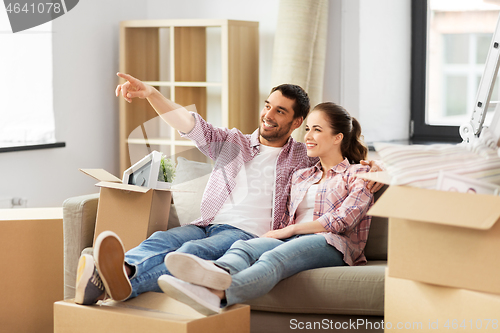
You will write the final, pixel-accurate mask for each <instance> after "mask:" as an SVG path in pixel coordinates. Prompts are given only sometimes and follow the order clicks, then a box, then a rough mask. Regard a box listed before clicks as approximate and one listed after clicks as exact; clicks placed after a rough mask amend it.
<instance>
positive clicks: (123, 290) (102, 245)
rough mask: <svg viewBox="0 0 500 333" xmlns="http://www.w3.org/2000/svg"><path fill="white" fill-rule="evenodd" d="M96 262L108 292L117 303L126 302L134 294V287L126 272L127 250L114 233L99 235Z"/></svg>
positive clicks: (106, 232)
mask: <svg viewBox="0 0 500 333" xmlns="http://www.w3.org/2000/svg"><path fill="white" fill-rule="evenodd" d="M94 260H95V264H96V267H97V271H98V272H99V275H100V277H101V279H102V282H103V283H104V287H105V288H106V292H107V293H108V295H109V296H110V297H111V298H112V299H113V300H115V301H124V300H126V299H127V298H128V297H129V296H130V294H132V285H131V284H130V280H129V279H128V276H127V272H126V271H125V265H124V264H125V261H124V260H125V248H124V247H123V243H122V241H121V240H120V238H119V237H118V235H117V234H115V233H114V232H112V231H104V232H102V233H100V234H99V236H98V237H97V239H96V242H95V246H94Z"/></svg>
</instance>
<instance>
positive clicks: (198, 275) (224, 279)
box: [165, 252, 232, 290]
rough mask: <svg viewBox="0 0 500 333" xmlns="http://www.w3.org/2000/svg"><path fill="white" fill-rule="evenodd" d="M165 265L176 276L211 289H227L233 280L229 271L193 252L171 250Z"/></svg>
mask: <svg viewBox="0 0 500 333" xmlns="http://www.w3.org/2000/svg"><path fill="white" fill-rule="evenodd" d="M165 265H166V266H167V269H168V270H169V272H170V273H171V274H172V275H173V276H175V277H176V278H178V279H181V280H182V281H186V282H189V283H193V284H197V285H199V286H203V287H207V288H210V289H215V290H226V289H227V288H229V286H230V285H231V282H232V279H231V275H230V274H229V273H228V272H226V271H225V270H223V269H222V268H220V267H217V266H216V265H214V263H213V262H211V261H209V260H204V259H201V258H199V257H197V256H195V255H192V254H188V253H179V252H170V253H169V254H167V256H166V257H165Z"/></svg>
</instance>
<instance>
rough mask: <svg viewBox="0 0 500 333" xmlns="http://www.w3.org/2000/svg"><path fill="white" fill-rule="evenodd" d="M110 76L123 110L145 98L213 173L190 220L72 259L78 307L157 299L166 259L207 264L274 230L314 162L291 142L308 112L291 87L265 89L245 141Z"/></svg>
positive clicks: (149, 90) (103, 241)
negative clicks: (129, 245) (294, 182)
mask: <svg viewBox="0 0 500 333" xmlns="http://www.w3.org/2000/svg"><path fill="white" fill-rule="evenodd" d="M118 76H119V77H121V78H123V79H125V80H127V82H125V83H124V84H122V85H118V87H117V88H116V95H117V96H119V94H120V93H121V94H122V96H123V98H124V99H125V100H127V101H128V102H129V103H130V102H132V100H133V98H141V99H144V98H146V99H147V100H148V102H149V103H150V104H151V105H152V106H153V108H154V109H155V110H156V112H157V113H158V114H159V115H160V116H161V117H162V118H163V119H164V120H165V121H166V122H167V123H168V124H169V125H170V126H172V127H173V128H175V129H176V130H178V131H179V132H180V133H181V135H182V136H184V137H187V138H189V139H191V140H193V141H194V142H195V143H196V145H197V147H198V149H200V151H201V152H203V153H204V154H205V155H207V156H208V157H210V158H211V159H213V160H214V162H215V166H214V171H213V172H212V174H211V176H210V179H209V181H208V183H207V187H206V189H205V193H204V195H203V199H202V203H201V207H200V211H201V217H200V218H199V219H198V220H196V221H194V222H192V223H191V224H189V225H185V226H182V227H179V228H174V229H171V230H168V231H161V232H156V233H154V234H153V235H151V237H149V238H148V239H147V240H145V241H144V242H143V243H141V244H140V245H139V246H138V247H136V248H134V249H132V250H130V251H128V252H127V253H126V254H125V253H124V250H123V245H122V244H121V241H120V240H119V238H118V237H117V236H116V235H115V234H114V233H112V232H104V233H102V234H101V235H99V236H98V238H97V239H96V244H95V248H94V258H92V256H89V255H83V256H82V257H81V258H80V262H79V267H78V276H77V286H76V296H75V301H76V302H77V303H80V304H93V303H95V302H96V301H97V300H98V299H101V298H103V297H104V292H105V291H106V292H107V293H108V294H109V296H110V297H111V298H112V299H114V300H118V301H120V300H125V299H127V298H130V297H135V296H137V295H139V294H141V293H143V292H147V291H158V292H160V291H161V289H160V288H159V286H158V282H157V280H158V277H160V276H161V275H164V274H169V272H168V271H167V269H166V266H165V264H164V258H165V256H166V255H167V254H168V253H170V252H173V251H178V252H182V253H190V254H194V255H196V256H198V257H200V258H203V259H208V260H215V259H218V258H219V257H221V256H222V255H223V254H224V253H225V252H226V250H227V249H229V247H230V246H231V245H232V244H233V243H234V242H235V241H237V240H239V239H242V240H246V239H251V238H254V237H259V236H261V235H263V234H264V233H266V232H267V231H269V230H273V229H278V228H280V227H281V219H282V217H283V214H284V212H285V209H286V202H287V198H288V194H289V193H290V186H291V184H290V178H291V175H292V174H293V172H294V171H295V170H298V169H301V168H305V167H308V166H310V165H312V164H315V163H316V162H317V160H316V159H311V158H309V157H307V154H306V148H305V145H304V144H303V143H299V142H296V141H295V140H294V139H293V138H292V137H291V134H292V132H293V131H294V130H295V129H296V128H298V127H300V126H301V124H302V122H303V120H304V118H305V117H306V116H307V114H308V112H309V109H310V105H309V98H308V96H307V93H306V92H305V91H304V90H303V89H302V88H300V87H299V86H296V85H290V84H283V85H280V86H277V87H275V88H273V89H272V90H271V94H270V95H269V97H268V98H267V100H266V101H265V105H264V108H263V109H262V111H261V114H260V125H259V128H258V129H257V130H255V131H254V132H253V133H252V134H251V135H245V134H242V133H241V132H240V131H238V130H237V129H231V130H230V129H226V128H217V127H214V126H212V125H211V124H209V123H207V122H206V121H205V120H204V119H203V118H202V117H200V116H199V115H198V114H196V113H193V112H188V111H187V110H186V109H184V108H183V107H182V106H180V105H177V104H175V103H174V102H172V101H170V100H168V99H167V98H165V97H164V96H163V95H161V94H160V92H159V91H158V90H156V89H155V88H153V87H151V86H149V85H146V84H144V83H143V82H141V81H140V80H138V79H136V78H134V77H132V76H130V75H127V74H122V73H118ZM374 189H375V190H376V189H377V188H374ZM256 190H258V191H256ZM93 260H95V266H94V261H93ZM101 279H102V284H101Z"/></svg>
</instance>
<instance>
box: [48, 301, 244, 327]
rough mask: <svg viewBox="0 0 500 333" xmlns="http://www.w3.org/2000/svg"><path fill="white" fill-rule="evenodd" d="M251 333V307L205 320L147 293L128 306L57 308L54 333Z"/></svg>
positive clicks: (69, 304)
mask: <svg viewBox="0 0 500 333" xmlns="http://www.w3.org/2000/svg"><path fill="white" fill-rule="evenodd" d="M69 332H71V333H79V332H81V333H84V332H85V333H87V332H93V333H109V332H121V333H127V332H130V333H137V332H169V333H202V332H203V333H234V332H238V333H249V332H250V306H248V305H239V304H237V305H233V306H231V307H228V308H227V309H225V310H223V312H222V313H221V314H218V315H213V316H207V317H205V316H203V315H201V314H199V313H198V312H196V311H195V310H193V309H192V308H190V307H189V306H187V305H185V304H183V303H180V302H178V301H176V300H174V299H172V298H170V297H168V296H166V295H165V294H163V293H154V292H148V293H144V294H141V295H139V296H138V297H137V298H134V299H131V300H128V301H126V302H113V301H106V302H104V303H102V304H101V305H92V306H85V305H78V304H75V303H74V302H73V301H72V300H66V301H60V302H57V303H55V304H54V333H69Z"/></svg>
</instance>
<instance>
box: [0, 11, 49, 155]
mask: <svg viewBox="0 0 500 333" xmlns="http://www.w3.org/2000/svg"><path fill="white" fill-rule="evenodd" d="M0 45H2V47H0V77H1V78H2V79H1V80H0V91H1V92H2V93H1V96H2V98H1V99H0V149H2V148H5V147H16V146H34V145H44V144H51V143H55V141H56V140H55V125H54V111H53V93H52V90H53V88H52V87H53V84H52V24H51V23H50V22H49V23H46V24H43V25H41V26H38V27H34V28H32V29H29V30H26V31H24V32H18V33H15V34H13V33H12V30H11V28H10V23H9V19H8V16H7V13H6V12H5V11H2V10H0ZM2 151H4V150H2Z"/></svg>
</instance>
